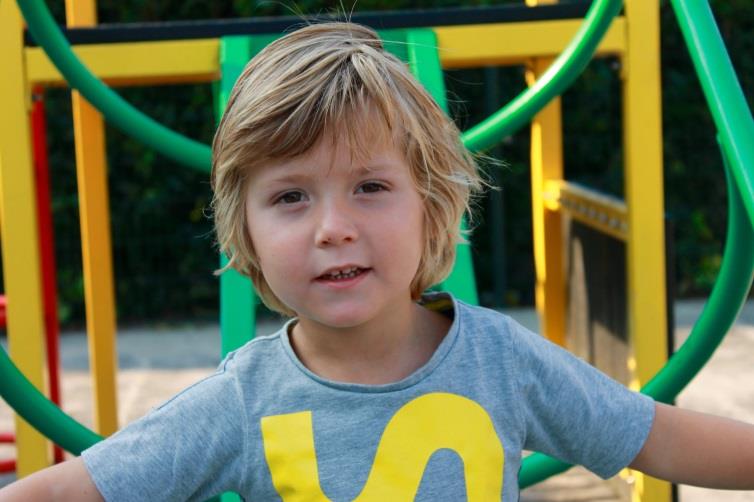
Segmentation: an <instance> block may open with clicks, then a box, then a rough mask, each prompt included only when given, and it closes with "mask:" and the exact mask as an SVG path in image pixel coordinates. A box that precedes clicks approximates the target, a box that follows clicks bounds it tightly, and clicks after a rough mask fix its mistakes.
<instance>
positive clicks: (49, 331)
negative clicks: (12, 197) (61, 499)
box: [31, 87, 64, 462]
mask: <svg viewBox="0 0 754 502" xmlns="http://www.w3.org/2000/svg"><path fill="white" fill-rule="evenodd" d="M32 96H33V99H32V109H31V130H32V144H33V153H34V172H35V175H36V183H35V185H36V195H37V215H38V216H37V218H38V221H39V251H40V257H41V261H42V296H43V304H44V310H45V328H46V337H47V368H48V372H49V375H50V399H51V400H52V402H53V403H55V404H57V405H58V406H60V402H61V401H60V349H59V347H58V339H59V325H58V309H57V305H58V298H57V292H56V291H57V289H56V285H55V276H56V269H55V238H54V233H53V227H52V202H51V200H50V199H51V198H50V171H49V162H48V157H47V120H46V118H45V107H44V88H43V87H36V88H34V90H33V94H32ZM63 459H64V457H63V450H62V449H61V448H60V447H59V446H55V462H62V461H63Z"/></svg>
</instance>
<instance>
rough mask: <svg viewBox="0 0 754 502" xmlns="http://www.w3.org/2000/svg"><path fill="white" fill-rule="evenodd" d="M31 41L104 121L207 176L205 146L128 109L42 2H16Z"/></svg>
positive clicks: (207, 155) (131, 108) (28, 0)
mask: <svg viewBox="0 0 754 502" xmlns="http://www.w3.org/2000/svg"><path fill="white" fill-rule="evenodd" d="M18 7H19V8H20V9H21V13H22V14H23V16H24V18H25V19H26V23H27V24H28V26H29V31H30V32H31V34H32V36H33V37H34V40H36V41H37V43H38V44H39V45H40V46H42V47H43V48H44V50H45V52H46V53H47V55H48V56H49V58H50V60H51V61H52V62H53V63H54V64H55V66H56V67H57V68H58V70H59V71H60V73H61V74H62V75H63V76H64V77H65V79H66V80H67V81H68V83H69V84H70V85H71V87H73V88H75V89H77V90H78V91H79V92H81V94H83V95H84V97H86V99H87V101H89V102H90V103H91V104H92V105H94V107H95V108H97V109H98V110H99V111H100V112H101V113H102V114H103V115H104V116H105V119H107V121H108V122H110V123H111V124H113V125H115V126H116V127H118V128H119V129H121V130H122V131H124V132H126V133H127V134H129V135H131V136H133V137H134V138H136V139H138V140H139V141H141V142H143V143H144V144H146V145H149V146H150V147H152V148H154V149H155V150H157V151H158V152H160V153H162V154H163V155H165V156H167V157H169V158H171V159H174V160H176V161H177V162H180V163H181V164H183V165H186V166H188V167H191V168H194V169H197V170H199V171H202V172H209V169H210V165H211V153H210V148H209V146H207V145H205V144H203V143H200V142H198V141H195V140H193V139H189V138H187V137H186V136H183V135H182V134H178V133H177V132H175V131H173V130H171V129H168V128H167V127H165V126H163V125H162V124H160V123H158V122H157V121H155V120H154V119H152V118H150V117H148V116H147V115H145V114H144V113H142V112H141V111H139V110H137V109H136V108H134V107H133V106H131V105H130V104H129V103H128V102H127V101H126V100H124V99H123V98H122V97H120V95H119V94H118V93H116V92H115V91H113V90H112V89H110V88H109V87H108V86H107V85H105V84H104V83H103V82H102V81H101V80H99V79H98V78H97V77H95V76H94V75H92V74H91V72H90V71H89V70H88V69H87V68H86V67H85V66H84V65H83V64H82V63H81V61H79V59H78V58H77V57H76V55H75V54H74V53H73V51H71V46H70V45H69V44H68V40H66V39H65V37H64V36H63V34H62V33H61V32H60V29H59V28H58V26H57V24H55V20H54V19H53V18H52V15H50V11H49V10H48V9H47V6H46V5H45V3H44V2H43V1H42V0H18Z"/></svg>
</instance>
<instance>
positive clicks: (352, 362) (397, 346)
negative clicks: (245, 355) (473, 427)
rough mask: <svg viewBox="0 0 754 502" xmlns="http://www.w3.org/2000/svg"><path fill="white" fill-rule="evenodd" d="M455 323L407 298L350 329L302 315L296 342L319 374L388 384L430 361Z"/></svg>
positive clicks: (294, 336)
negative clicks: (368, 320)
mask: <svg viewBox="0 0 754 502" xmlns="http://www.w3.org/2000/svg"><path fill="white" fill-rule="evenodd" d="M449 326H450V321H449V320H448V319H447V318H445V317H444V316H442V315H441V314H437V313H435V312H431V311H429V310H427V309H425V308H424V307H422V306H420V305H418V304H416V303H414V302H412V301H406V302H402V303H401V304H400V305H396V306H393V307H392V308H391V309H390V311H389V312H386V313H385V315H381V316H377V317H376V318H375V319H373V320H372V321H370V322H368V323H365V324H362V325H358V326H353V327H347V328H332V327H330V326H324V325H322V324H319V323H317V322H315V321H312V320H310V319H303V318H302V319H300V320H299V322H298V323H297V324H296V325H295V326H294V328H293V333H292V336H291V345H292V346H293V349H294V350H295V352H296V354H297V355H298V357H299V359H300V360H301V362H302V363H303V364H304V365H305V366H306V367H307V368H309V369H310V370H311V371H312V372H314V373H315V374H317V375H319V376H322V377H324V378H328V379H331V380H336V381H345V382H351V383H364V384H384V383H390V382H395V381H398V380H400V379H402V378H405V377H407V376H408V375H410V374H411V373H413V372H414V371H415V370H416V369H418V368H419V367H421V366H422V365H424V364H425V363H426V362H427V361H428V360H429V358H430V357H431V356H432V354H433V353H434V351H435V349H436V348H437V346H438V345H439V344H440V342H441V341H442V339H443V337H444V336H445V334H446V333H447V330H448V328H449Z"/></svg>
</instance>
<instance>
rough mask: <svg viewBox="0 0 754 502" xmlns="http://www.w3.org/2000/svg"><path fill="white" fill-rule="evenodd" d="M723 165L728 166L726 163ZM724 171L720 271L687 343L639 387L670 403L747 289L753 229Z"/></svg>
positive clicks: (753, 265) (753, 270) (753, 264)
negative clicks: (725, 203) (725, 207)
mask: <svg viewBox="0 0 754 502" xmlns="http://www.w3.org/2000/svg"><path fill="white" fill-rule="evenodd" d="M723 157H724V158H725V155H723ZM726 167H729V163H728V162H726ZM725 174H726V177H725V178H726V182H727V186H728V237H727V243H726V245H725V259H724V260H723V262H722V265H721V267H720V274H719V276H718V278H717V281H715V286H714V287H713V289H712V293H711V294H710V297H709V299H708V300H707V303H706V304H705V305H704V309H703V310H702V314H701V315H700V316H699V319H698V320H697V322H696V324H694V327H693V329H692V330H691V334H690V335H689V338H688V340H687V342H686V343H684V344H683V346H682V347H681V348H680V349H679V350H678V351H677V352H676V353H675V354H673V357H671V358H670V360H669V361H668V363H667V364H666V365H665V367H664V368H663V369H662V371H660V372H659V373H658V374H657V375H655V376H654V378H652V380H650V381H649V382H647V384H646V385H645V386H644V388H643V389H642V392H644V393H645V394H648V395H650V396H652V397H654V398H655V399H657V400H658V401H662V402H664V403H670V402H671V401H672V400H673V399H674V398H675V396H677V395H678V393H680V392H681V390H683V388H684V387H685V386H686V384H687V383H688V382H689V381H690V380H691V379H693V378H694V377H695V376H696V374H697V373H698V372H699V370H701V369H702V367H703V366H704V365H705V364H706V363H707V361H708V360H709V359H710V357H712V353H713V352H714V351H715V349H717V347H718V345H720V342H722V341H723V338H724V337H725V333H727V332H728V330H729V329H730V327H731V325H732V324H733V321H734V320H735V319H736V317H737V316H738V313H739V312H740V311H741V307H743V303H744V301H745V300H746V295H747V293H748V292H749V289H750V288H751V281H752V274H754V231H752V226H751V225H750V224H749V220H748V218H747V214H746V209H745V208H744V204H743V201H742V198H741V194H740V192H739V190H738V189H737V188H736V186H735V184H734V182H733V179H732V174H731V173H730V172H729V169H726V172H725ZM747 279H748V280H747Z"/></svg>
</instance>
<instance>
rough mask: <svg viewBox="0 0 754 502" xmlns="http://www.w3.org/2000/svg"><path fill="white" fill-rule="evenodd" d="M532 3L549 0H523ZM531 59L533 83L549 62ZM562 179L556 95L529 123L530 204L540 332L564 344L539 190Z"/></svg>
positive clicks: (556, 249) (560, 298)
mask: <svg viewBox="0 0 754 502" xmlns="http://www.w3.org/2000/svg"><path fill="white" fill-rule="evenodd" d="M526 3H527V5H530V6H533V5H538V4H542V3H555V2H552V1H542V0H527V2H526ZM552 61H553V60H552V59H551V58H536V59H533V60H531V62H530V64H529V68H528V69H527V72H526V81H527V83H528V84H529V85H533V84H534V82H536V80H537V78H539V76H540V75H541V74H542V73H544V72H545V71H546V70H547V68H548V67H549V66H550V64H551V63H552ZM562 179H563V134H562V121H561V107H560V98H555V99H553V100H552V101H551V102H550V104H549V105H547V106H546V107H545V108H544V109H543V110H542V111H541V112H539V113H538V114H537V116H536V117H534V120H532V123H531V204H532V226H533V240H534V265H535V271H536V280H537V283H536V289H535V294H536V303H537V312H538V313H539V321H540V322H539V325H540V330H541V332H542V335H544V336H545V337H547V338H548V339H550V340H551V341H553V342H555V343H557V344H559V345H561V346H564V345H565V310H566V307H565V291H566V288H565V277H564V275H563V237H562V231H561V221H560V220H561V218H560V213H559V212H555V211H551V210H548V209H547V208H546V207H545V203H544V199H543V193H544V190H545V186H546V184H547V183H548V182H550V181H560V180H562Z"/></svg>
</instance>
